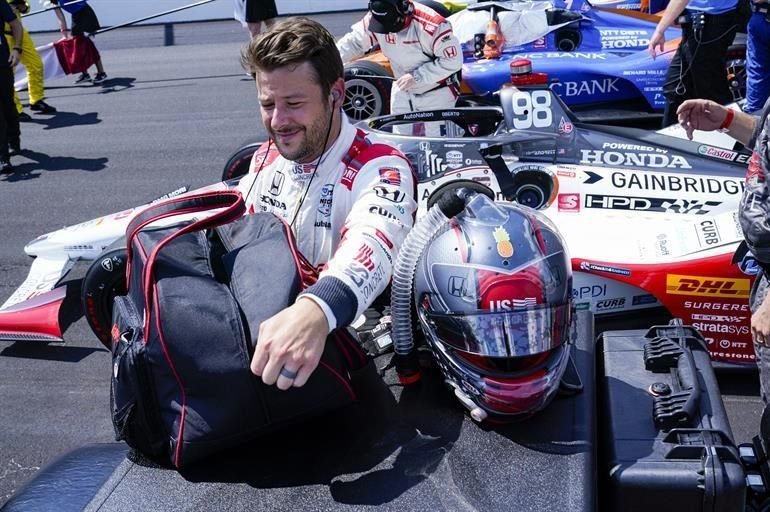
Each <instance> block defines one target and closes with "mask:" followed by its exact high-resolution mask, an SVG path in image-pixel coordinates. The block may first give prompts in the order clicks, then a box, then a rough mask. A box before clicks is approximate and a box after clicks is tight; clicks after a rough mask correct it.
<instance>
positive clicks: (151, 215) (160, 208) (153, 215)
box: [126, 190, 246, 282]
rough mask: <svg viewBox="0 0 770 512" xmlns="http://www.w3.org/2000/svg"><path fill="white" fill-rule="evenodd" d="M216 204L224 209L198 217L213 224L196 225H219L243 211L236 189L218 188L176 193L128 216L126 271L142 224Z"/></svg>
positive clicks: (242, 201) (243, 205)
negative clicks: (216, 189)
mask: <svg viewBox="0 0 770 512" xmlns="http://www.w3.org/2000/svg"><path fill="white" fill-rule="evenodd" d="M217 208H225V210H224V211H222V212H220V214H217V215H214V216H211V217H208V218H206V219H201V220H202V221H214V223H213V224H206V225H199V226H198V227H197V228H195V229H206V228H209V227H215V226H219V225H221V224H225V223H227V222H231V221H233V220H235V219H237V218H239V217H241V216H242V215H243V214H244V213H245V212H246V204H245V202H244V200H243V196H241V193H240V192H239V191H237V190H219V191H216V192H203V193H200V194H194V195H189V196H187V195H185V196H181V197H175V198H172V199H169V200H168V201H163V202H160V203H157V204H153V205H151V206H149V207H148V208H146V209H144V210H142V211H141V212H140V213H139V214H137V215H136V217H134V218H133V219H132V220H131V222H130V223H129V224H128V227H127V228H126V246H127V249H128V254H127V264H126V268H127V269H128V270H127V271H128V272H130V269H131V257H132V254H131V253H132V252H133V251H132V246H133V243H132V242H133V239H134V237H135V236H136V235H137V233H139V231H140V230H141V229H142V228H144V227H145V226H147V225H149V224H152V223H153V222H156V221H158V220H161V219H165V218H166V217H172V216H174V215H183V214H188V213H202V212H206V211H210V210H215V209H217ZM128 277H129V276H127V278H128ZM127 282H128V281H127Z"/></svg>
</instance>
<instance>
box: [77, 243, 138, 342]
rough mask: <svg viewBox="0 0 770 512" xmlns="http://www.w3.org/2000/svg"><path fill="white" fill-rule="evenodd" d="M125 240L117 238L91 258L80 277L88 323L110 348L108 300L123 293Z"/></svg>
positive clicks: (110, 312) (124, 281) (110, 306)
mask: <svg viewBox="0 0 770 512" xmlns="http://www.w3.org/2000/svg"><path fill="white" fill-rule="evenodd" d="M125 246H126V241H125V239H121V240H118V241H117V242H116V243H114V244H113V245H112V246H110V247H108V248H107V249H105V251H104V252H103V253H102V254H101V255H100V256H99V257H98V258H96V259H95V260H94V262H93V263H92V264H91V266H90V267H89V268H88V271H87V272H86V275H85V277H84V278H83V284H82V290H81V296H80V300H81V304H82V305H83V314H84V315H85V317H86V321H87V322H88V326H89V327H91V330H92V331H93V332H94V334H95V335H96V337H97V338H99V341H101V342H102V344H103V345H104V346H105V347H107V348H108V349H110V350H112V335H111V332H110V331H111V329H112V300H113V299H114V298H115V296H116V295H124V294H125V293H126V263H127V259H126V255H127V251H126V247H125Z"/></svg>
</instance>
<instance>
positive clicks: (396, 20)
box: [337, 0, 463, 136]
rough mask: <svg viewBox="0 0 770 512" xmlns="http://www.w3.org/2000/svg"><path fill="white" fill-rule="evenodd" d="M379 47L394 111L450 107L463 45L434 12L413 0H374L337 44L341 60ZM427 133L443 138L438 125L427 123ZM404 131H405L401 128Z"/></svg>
mask: <svg viewBox="0 0 770 512" xmlns="http://www.w3.org/2000/svg"><path fill="white" fill-rule="evenodd" d="M375 45H379V47H380V49H381V50H382V52H383V53H384V54H385V56H386V57H387V58H388V59H389V60H390V66H391V68H392V69H393V74H394V75H395V77H396V80H395V81H394V82H393V86H392V88H391V95H390V112H391V113H392V114H403V113H406V112H413V111H419V110H437V109H442V108H451V107H453V106H454V104H455V101H456V100H457V95H458V87H459V74H460V70H461V69H462V65H463V53H462V48H461V47H460V41H459V40H458V39H457V37H455V35H454V33H453V32H452V26H451V25H450V24H449V22H448V21H447V20H445V19H444V18H443V17H441V16H440V15H438V14H437V13H436V12H435V11H434V10H432V9H430V8H428V7H426V6H424V5H422V4H420V3H418V2H412V1H411V0H371V1H370V2H369V12H368V13H367V14H366V15H365V16H364V18H363V19H362V20H361V21H359V22H358V23H356V24H355V25H353V26H352V31H351V32H349V33H348V34H346V35H345V36H343V37H342V38H341V39H340V40H339V41H338V42H337V48H339V50H340V55H342V60H343V62H348V61H351V60H353V59H357V58H359V57H361V56H363V55H364V54H365V53H367V52H368V51H370V50H372V49H373V47H374V46H375ZM425 130H426V135H429V136H440V135H441V133H440V123H426V126H425ZM400 131H403V130H400Z"/></svg>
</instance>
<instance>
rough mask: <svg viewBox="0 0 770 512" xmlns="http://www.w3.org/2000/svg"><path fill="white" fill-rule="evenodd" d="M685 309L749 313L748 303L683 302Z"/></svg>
mask: <svg viewBox="0 0 770 512" xmlns="http://www.w3.org/2000/svg"><path fill="white" fill-rule="evenodd" d="M684 307H685V308H686V309H694V310H698V311H700V310H703V311H737V312H741V313H747V312H748V311H749V303H748V302H702V301H690V300H686V301H684Z"/></svg>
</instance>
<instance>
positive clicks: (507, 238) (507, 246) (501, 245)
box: [492, 226, 513, 258]
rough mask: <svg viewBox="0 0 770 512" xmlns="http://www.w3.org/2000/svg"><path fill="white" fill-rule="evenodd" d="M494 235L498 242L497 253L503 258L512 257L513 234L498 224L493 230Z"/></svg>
mask: <svg viewBox="0 0 770 512" xmlns="http://www.w3.org/2000/svg"><path fill="white" fill-rule="evenodd" d="M492 236H493V237H495V242H497V254H499V255H500V256H502V257H503V258H510V257H511V256H513V245H512V244H511V235H509V234H508V232H507V231H506V230H505V228H503V227H502V226H498V227H497V228H495V230H494V231H493V232H492Z"/></svg>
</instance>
